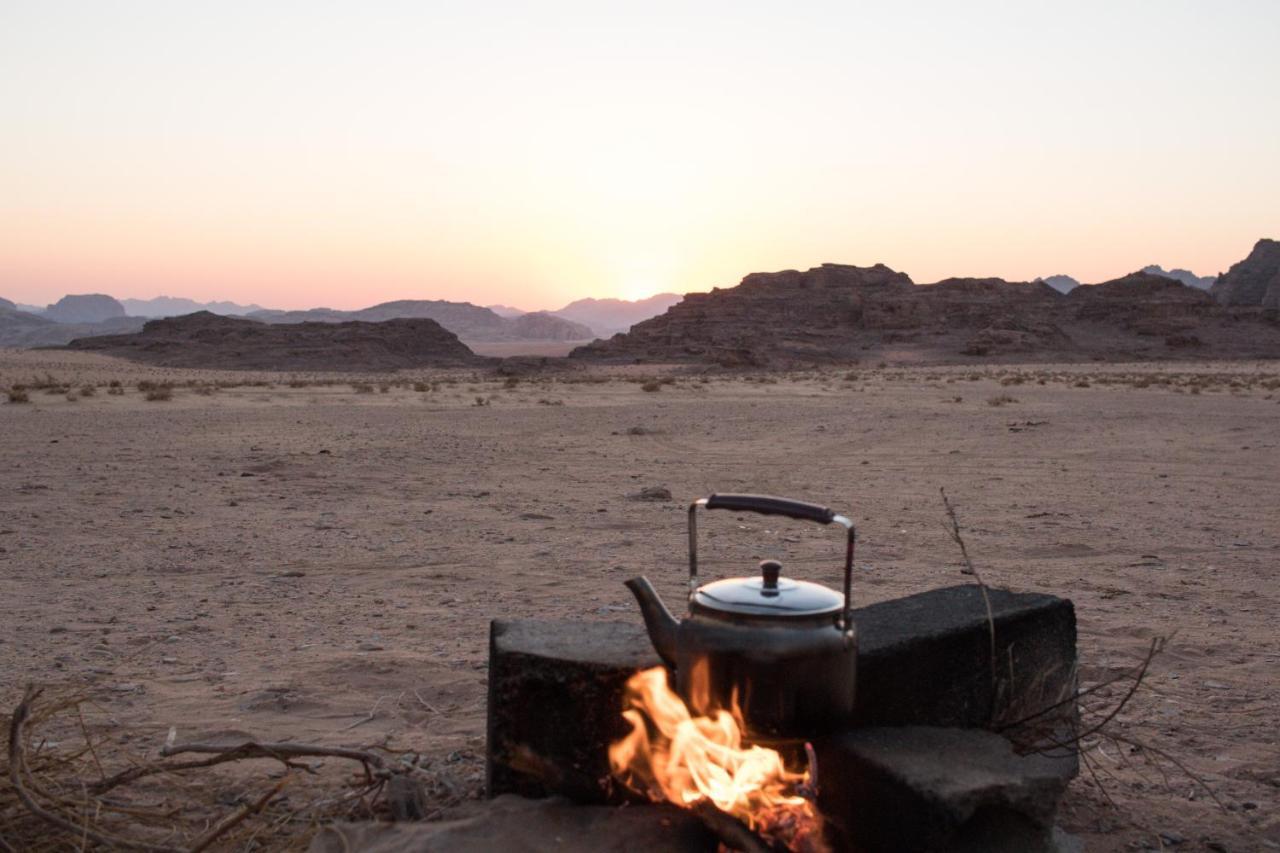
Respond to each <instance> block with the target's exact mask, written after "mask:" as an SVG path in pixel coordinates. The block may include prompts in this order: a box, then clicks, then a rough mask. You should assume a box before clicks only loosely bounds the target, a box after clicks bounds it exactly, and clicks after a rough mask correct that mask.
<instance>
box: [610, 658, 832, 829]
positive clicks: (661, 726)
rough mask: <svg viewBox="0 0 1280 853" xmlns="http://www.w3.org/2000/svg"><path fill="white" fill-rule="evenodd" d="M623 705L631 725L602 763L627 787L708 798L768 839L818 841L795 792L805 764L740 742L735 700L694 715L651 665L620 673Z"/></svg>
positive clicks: (682, 800)
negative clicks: (791, 765) (793, 766)
mask: <svg viewBox="0 0 1280 853" xmlns="http://www.w3.org/2000/svg"><path fill="white" fill-rule="evenodd" d="M623 705H624V710H623V712H622V716H623V717H625V718H626V720H627V722H629V723H630V724H631V732H630V733H629V734H627V736H626V737H624V738H623V739H622V740H620V741H618V742H617V743H614V744H612V745H611V746H610V747H609V766H610V768H611V770H612V771H613V775H614V776H615V777H616V778H618V779H620V780H622V781H623V782H624V783H625V784H626V785H627V786H628V787H630V788H632V789H634V790H636V791H638V792H640V793H642V794H645V795H646V796H648V797H649V798H650V799H651V800H654V801H656V802H662V801H664V800H665V801H666V802H670V803H674V804H676V805H678V806H682V807H684V808H694V807H695V806H697V805H698V804H699V803H702V802H709V803H711V804H712V805H714V806H715V807H716V808H718V809H720V810H721V811H723V812H725V813H727V814H730V815H732V816H733V817H736V818H738V819H739V820H741V821H742V822H743V823H745V824H746V825H747V826H748V827H749V828H750V829H752V830H753V831H754V832H756V833H757V834H759V835H761V836H764V837H765V838H767V839H769V840H770V841H776V842H780V843H782V844H785V845H787V846H788V847H790V848H791V849H793V850H806V851H809V850H819V849H822V847H823V845H822V843H821V841H820V839H821V819H820V818H819V817H818V815H817V813H816V811H815V810H814V808H813V804H812V803H811V802H810V801H809V800H807V799H805V798H804V797H803V796H800V794H799V791H800V790H802V788H803V787H804V786H806V785H809V784H810V782H811V780H810V779H809V774H808V772H803V773H797V772H794V771H791V770H788V769H787V768H786V767H785V766H784V764H783V761H782V756H781V755H780V754H779V753H778V752H776V751H775V750H772V749H766V748H764V747H761V746H759V745H750V746H744V745H743V742H742V733H743V729H744V726H743V724H742V718H741V714H740V713H739V712H738V709H737V707H736V703H734V707H733V708H731V710H724V709H718V710H712V711H711V712H710V714H709V716H697V717H695V716H693V715H692V714H691V713H690V711H689V708H688V707H687V706H686V705H685V703H684V701H683V700H682V699H681V698H680V697H679V696H678V695H676V693H674V692H673V691H672V690H671V688H670V687H669V686H668V684H667V673H666V670H665V669H663V668H662V667H654V668H653V669H646V670H643V671H641V672H638V673H636V674H635V675H633V676H632V677H631V678H630V680H628V681H627V688H626V693H625V695H624V699H623Z"/></svg>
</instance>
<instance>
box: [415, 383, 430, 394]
mask: <svg viewBox="0 0 1280 853" xmlns="http://www.w3.org/2000/svg"><path fill="white" fill-rule="evenodd" d="M413 390H415V391H417V392H418V393H419V394H422V393H425V392H427V391H430V390H431V386H430V385H428V384H427V383H425V382H415V383H413Z"/></svg>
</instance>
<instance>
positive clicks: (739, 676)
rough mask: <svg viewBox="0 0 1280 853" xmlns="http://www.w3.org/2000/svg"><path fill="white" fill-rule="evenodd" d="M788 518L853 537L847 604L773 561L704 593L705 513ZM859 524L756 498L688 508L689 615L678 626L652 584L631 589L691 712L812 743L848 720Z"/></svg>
mask: <svg viewBox="0 0 1280 853" xmlns="http://www.w3.org/2000/svg"><path fill="white" fill-rule="evenodd" d="M699 508H701V509H703V510H713V509H724V510H732V511H736V512H754V513H759V514H761V515H780V516H786V517H787V518H793V519H798V520H802V521H813V522H817V523H818V524H823V525H827V524H837V525H839V526H841V527H843V528H844V529H845V531H846V532H847V539H846V547H845V561H844V594H843V595H841V594H840V593H838V592H836V591H835V590H832V589H829V588H827V587H825V586H822V585H821V584H816V583H811V582H809V581H802V580H793V579H791V578H788V577H784V576H783V574H782V565H781V564H780V563H778V562H776V561H774V560H765V561H763V562H762V563H760V573H759V575H758V576H755V577H741V578H728V579H724V580H718V581H715V582H713V583H709V584H705V585H702V586H699V584H698V522H697V515H698V509H699ZM855 539H856V533H855V531H854V527H853V522H852V521H851V520H850V519H848V518H846V517H845V516H843V515H838V514H837V513H835V512H834V511H832V510H831V509H829V508H827V507H824V506H820V505H818V504H813V503H806V502H804V501H797V500H791V499H789V498H778V497H771V496H768V495H751V494H718V493H717V494H713V495H711V496H710V497H706V498H701V499H699V500H696V501H694V502H693V503H692V504H690V505H689V603H688V613H687V615H685V617H684V618H683V619H676V618H675V617H674V616H672V615H671V612H670V611H669V610H667V608H666V606H665V605H664V604H663V603H662V600H661V599H660V598H659V597H658V594H657V593H656V592H655V591H654V589H653V586H652V584H650V583H649V580H648V578H645V577H643V576H642V577H636V578H632V579H631V580H629V581H627V582H626V586H627V588H628V589H630V590H631V592H632V594H633V595H635V597H636V601H637V602H639V604H640V611H641V613H642V614H643V615H644V622H645V627H646V628H647V629H648V632H649V639H650V641H651V642H652V643H653V647H654V649H655V650H657V652H658V655H659V656H660V657H661V658H662V660H663V661H664V662H665V663H666V664H667V666H668V667H670V668H671V669H673V670H674V671H675V682H676V691H677V692H678V693H679V694H680V695H681V697H682V698H683V699H684V700H685V704H687V705H688V706H689V708H690V710H691V711H692V712H693V713H695V714H698V715H707V714H710V713H711V712H712V711H715V710H717V709H729V710H735V709H736V710H737V711H739V712H740V713H741V716H742V718H743V721H744V722H745V723H746V724H747V726H748V728H749V729H750V730H751V731H752V732H753V733H755V734H761V735H769V736H778V737H809V736H811V735H813V734H815V733H820V732H822V731H828V730H831V729H832V728H835V727H836V726H838V725H840V724H841V723H843V722H845V721H847V720H848V718H849V716H850V715H851V714H852V712H853V707H854V698H855V692H856V684H857V663H858V637H857V631H856V628H855V626H854V624H853V616H852V604H851V600H850V595H849V593H850V586H851V584H852V582H853V549H854V542H855Z"/></svg>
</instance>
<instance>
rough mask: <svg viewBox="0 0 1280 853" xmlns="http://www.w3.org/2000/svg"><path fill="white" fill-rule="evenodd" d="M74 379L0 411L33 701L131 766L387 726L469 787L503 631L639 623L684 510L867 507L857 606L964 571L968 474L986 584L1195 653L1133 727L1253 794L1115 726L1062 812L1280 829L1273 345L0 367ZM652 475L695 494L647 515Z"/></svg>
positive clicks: (725, 523)
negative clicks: (379, 372)
mask: <svg viewBox="0 0 1280 853" xmlns="http://www.w3.org/2000/svg"><path fill="white" fill-rule="evenodd" d="M662 377H665V380H664V379H663V378H662ZM33 379H40V380H42V381H40V382H33ZM111 381H116V382H119V383H120V388H121V390H122V392H123V393H116V394H112V393H109V391H110V390H111V389H110V388H109V386H108V383H110V382H111ZM218 381H221V382H223V383H224V385H225V386H226V387H222V388H220V389H219V390H212V391H211V390H209V389H211V388H213V387H216V386H215V385H214V384H213V383H217V382H218ZM663 381H665V382H666V383H667V384H662V383H663ZM51 382H52V383H54V384H58V385H61V386H66V388H58V389H57V390H56V391H54V393H47V392H46V391H45V390H40V389H35V388H33V389H32V390H30V391H29V396H30V402H29V403H25V404H17V403H6V402H4V401H3V398H2V397H0V437H2V439H0V496H2V497H0V577H3V589H4V595H3V599H4V613H5V618H4V619H3V620H2V621H0V671H3V672H4V673H5V676H6V677H5V678H4V680H3V683H2V684H0V703H2V704H3V705H4V707H5V708H6V709H8V708H9V707H12V706H13V705H14V704H15V703H16V702H17V701H18V698H19V697H20V695H21V691H22V686H23V684H24V683H25V682H27V681H32V680H34V681H64V680H90V681H92V682H94V683H96V684H97V685H99V686H100V687H101V688H102V689H103V691H104V693H105V695H106V696H107V697H108V698H107V699H106V700H105V701H104V707H105V711H106V713H107V714H108V719H109V720H110V721H111V728H110V731H109V734H110V736H111V737H113V738H115V739H117V740H121V741H128V742H129V743H130V744H132V745H133V746H136V747H137V748H139V749H140V750H148V751H151V752H152V753H154V749H155V748H157V747H158V746H159V745H160V744H161V743H163V741H164V739H165V737H166V733H167V732H169V730H170V728H171V727H174V728H176V729H177V730H178V732H179V734H180V737H182V738H184V739H188V738H194V737H197V736H200V735H202V734H207V733H211V732H222V731H227V730H235V731H241V732H249V733H252V734H254V735H257V736H260V737H263V738H269V739H286V738H293V739H298V740H309V741H316V742H321V743H327V744H351V745H362V744H373V743H381V742H385V741H387V740H388V739H389V740H391V741H393V742H395V743H397V744H401V745H407V746H410V747H412V748H413V749H416V750H421V751H422V752H424V753H426V754H428V755H429V756H433V757H435V758H437V759H439V760H440V761H441V762H442V763H445V764H447V765H448V766H449V767H450V768H452V770H451V771H450V772H452V773H453V774H454V779H455V780H456V784H458V785H461V786H469V790H471V791H474V792H475V793H477V794H478V793H479V786H480V785H481V783H482V764H483V750H484V742H483V738H484V712H485V708H484V696H485V694H484V691H485V666H486V663H485V661H486V653H487V631H488V624H489V620H491V619H493V618H498V617H502V618H519V617H545V618H573V619H607V620H617V619H625V620H638V619H639V615H638V612H637V611H636V609H635V607H634V605H633V603H632V600H631V597H630V595H629V593H627V591H626V590H625V589H624V588H623V586H622V581H623V580H624V579H626V578H628V577H630V576H631V575H633V574H638V573H644V574H647V575H648V576H649V577H650V578H651V579H653V581H654V582H655V584H656V585H657V586H658V588H659V590H660V592H662V593H663V595H664V596H666V597H667V598H668V600H669V601H674V600H678V599H679V596H680V590H681V588H682V584H683V577H684V572H685V562H684V561H685V551H684V547H685V539H684V536H685V528H684V508H685V503H686V502H687V501H688V500H690V499H693V498H696V497H699V496H702V495H705V494H708V493H710V492H712V491H715V490H723V491H730V490H734V491H759V492H771V493H776V494H782V495H788V496H793V497H799V498H806V499H811V500H814V501H819V502H823V503H827V504H829V505H831V506H833V507H835V508H837V509H839V510H846V511H849V512H850V513H851V514H852V516H853V517H854V518H855V520H856V521H857V523H858V525H859V529H860V532H861V544H860V549H859V555H858V574H857V576H856V579H855V587H854V594H855V597H856V600H857V603H858V604H867V603H872V602H875V601H880V600H884V599H888V598H892V597H896V596H901V595H906V594H910V593H913V592H917V591H922V590H925V589H928V588H931V587H935V586H942V585H950V584H954V583H960V582H965V581H967V580H971V578H969V577H968V576H966V575H962V574H961V573H960V565H961V563H960V560H959V555H958V554H957V553H956V550H955V548H954V546H953V544H952V543H951V542H950V541H949V539H948V537H947V532H946V530H945V528H944V525H943V521H944V514H943V508H942V504H941V501H940V499H939V494H938V492H939V488H941V487H945V488H946V490H947V494H948V496H949V497H950V498H951V500H952V501H953V502H954V503H955V505H956V506H957V508H958V511H959V514H960V519H961V522H962V524H963V525H964V527H965V535H966V538H967V542H968V547H969V549H970V553H971V554H972V555H973V557H974V560H975V563H976V564H977V566H978V568H979V570H980V572H981V574H982V576H983V578H984V579H985V581H986V582H987V583H988V584H991V585H993V586H1006V587H1010V588H1013V589H1018V590H1036V591H1043V592H1048V593H1053V594H1056V595H1060V596H1064V597H1068V598H1071V599H1072V600H1073V601H1074V602H1075V605H1076V608H1077V618H1078V621H1079V631H1080V655H1081V679H1082V683H1083V684H1084V685H1085V686H1087V685H1089V684H1091V683H1094V682H1097V681H1099V680H1101V679H1104V678H1106V677H1108V676H1110V675H1113V674H1118V673H1121V672H1124V671H1125V670H1127V669H1129V668H1131V667H1133V666H1135V665H1136V664H1137V663H1138V662H1139V661H1140V660H1141V658H1142V657H1143V655H1144V654H1145V652H1146V650H1147V648H1148V645H1149V643H1150V642H1151V640H1152V638H1154V637H1157V636H1165V637H1169V641H1168V644H1167V648H1166V650H1165V652H1164V653H1163V654H1162V655H1161V656H1160V657H1158V658H1157V659H1156V661H1155V662H1154V664H1153V666H1152V668H1151V671H1150V672H1149V674H1148V676H1147V678H1146V681H1145V683H1144V685H1143V687H1142V689H1141V690H1140V691H1139V692H1138V693H1137V695H1136V696H1135V697H1134V698H1133V700H1132V701H1131V702H1130V704H1129V705H1128V706H1127V707H1126V708H1125V710H1124V711H1123V713H1122V714H1121V715H1120V718H1119V720H1118V723H1117V724H1118V725H1120V726H1122V727H1123V728H1122V730H1123V731H1124V732H1126V733H1127V734H1128V735H1130V736H1131V737H1133V738H1134V739H1137V740H1140V741H1142V742H1144V743H1147V744H1150V745H1151V746H1153V747H1156V748H1158V749H1160V750H1162V751H1165V752H1167V753H1168V754H1170V755H1173V756H1176V757H1177V759H1178V760H1179V761H1181V762H1183V763H1185V765H1186V766H1187V767H1188V768H1190V769H1191V770H1192V771H1193V772H1195V773H1196V774H1198V775H1200V776H1201V777H1202V778H1203V779H1204V780H1205V781H1206V782H1207V783H1208V784H1209V785H1210V786H1211V787H1212V789H1213V791H1214V792H1215V793H1216V794H1217V796H1218V797H1219V798H1220V799H1221V801H1222V803H1223V804H1224V805H1225V810H1223V809H1220V808H1219V807H1218V806H1217V805H1215V804H1214V803H1213V801H1212V800H1211V799H1210V798H1209V797H1208V796H1207V795H1206V794H1205V792H1204V791H1203V790H1201V789H1199V788H1198V786H1197V785H1195V784H1194V783H1193V782H1192V781H1190V780H1189V779H1188V778H1186V776H1184V775H1182V774H1181V773H1179V772H1177V771H1176V770H1174V769H1171V768H1170V767H1168V766H1167V764H1166V765H1165V772H1168V773H1169V779H1168V781H1166V780H1165V778H1163V776H1162V774H1161V771H1160V770H1159V769H1157V768H1155V767H1153V766H1152V764H1151V763H1149V762H1148V761H1146V760H1145V759H1146V758H1147V757H1148V756H1145V755H1143V754H1140V753H1139V752H1137V751H1136V750H1135V749H1134V748H1133V747H1129V748H1128V750H1127V751H1128V754H1120V751H1119V750H1117V749H1116V746H1115V744H1114V743H1110V742H1102V741H1097V742H1090V743H1088V744H1086V746H1088V747H1089V748H1090V750H1091V751H1090V753H1089V755H1090V759H1091V763H1092V764H1094V765H1096V766H1097V767H1098V768H1100V770H1099V773H1100V778H1101V782H1102V784H1103V785H1104V786H1105V789H1106V791H1105V793H1104V792H1103V791H1102V790H1100V789H1099V785H1098V781H1097V780H1095V779H1094V778H1093V777H1092V776H1091V775H1090V774H1089V773H1087V772H1084V773H1082V775H1081V777H1080V778H1079V779H1078V780H1077V781H1076V782H1075V783H1074V784H1073V787H1072V789H1071V791H1070V793H1069V795H1068V799H1067V801H1066V802H1065V804H1064V807H1063V811H1062V815H1061V817H1062V823H1063V824H1064V826H1065V827H1066V828H1067V829H1068V830H1069V831H1071V832H1073V833H1076V834H1078V835H1079V836H1081V837H1083V838H1084V839H1085V840H1086V842H1087V844H1088V849H1089V850H1098V851H1112V850H1117V851H1118V850H1126V849H1133V848H1134V847H1138V846H1140V845H1144V844H1145V845H1148V846H1152V847H1156V846H1158V844H1159V843H1160V842H1159V841H1158V838H1157V833H1164V834H1165V835H1166V839H1165V842H1164V843H1165V844H1169V843H1171V842H1172V841H1176V839H1178V838H1181V839H1185V843H1184V844H1183V845H1182V846H1181V847H1179V849H1192V850H1202V849H1214V850H1232V851H1236V850H1257V849H1280V817H1277V816H1278V815H1280V743H1278V742H1277V731H1278V730H1280V708H1278V706H1277V703H1276V694H1277V685H1280V645H1278V644H1277V629H1276V625H1275V614H1276V613H1277V612H1280V589H1278V588H1277V585H1276V583H1275V572H1276V567H1277V564H1278V562H1280V511H1278V510H1280V449H1278V446H1280V365H1277V364H1275V363H1205V362H1198V363H1195V364H1190V363H1188V364H1177V363H1165V364H1160V365H1125V364H1113V365H1098V366H1092V365H1079V364H1077V365H1071V366H1061V367H1055V366H1053V365H1037V366H1034V367H1025V368H1019V367H1016V366H1001V367H999V368H985V369H974V368H965V367H951V368H911V369H893V368H884V369H878V368H862V369H857V370H854V371H852V372H850V371H848V370H844V369H842V370H827V371H808V372H797V373H790V374H786V375H764V374H752V375H741V374H738V375H735V374H713V375H708V376H702V377H700V376H698V375H695V374H691V373H682V372H677V371H675V370H670V371H664V370H663V369H661V368H655V367H652V366H649V367H645V368H643V369H641V368H625V369H621V368H615V369H610V370H606V369H604V368H594V369H591V370H579V371H576V372H567V373H558V374H555V375H548V378H546V379H539V378H537V377H526V378H521V379H518V380H514V381H513V380H508V379H505V378H504V377H501V376H496V375H493V374H488V373H483V372H476V371H466V370H455V371H434V372H407V373H402V374H397V375H387V376H381V377H368V378H360V379H358V380H357V379H353V377H352V376H350V375H344V376H333V377H324V376H319V375H305V376H304V375H292V374H290V375H284V374H246V373H236V374H213V373H203V372H199V371H186V370H161V369H155V368H148V367H144V366H140V365H137V364H131V363H127V362H123V361H119V360H114V359H111V358H107V357H104V356H98V355H92V354H84V353H66V352H36V351H16V350H6V351H0V387H7V386H11V385H13V384H15V383H24V384H46V385H47V384H50V383H51ZM139 382H152V383H164V382H171V383H176V387H175V388H174V390H173V392H172V398H171V399H169V400H160V401H148V400H147V399H146V398H145V395H144V394H143V393H141V392H140V391H139V390H138V389H137V387H136V386H137V384H138V383H139ZM353 382H354V383H355V384H353ZM646 382H647V383H648V384H647V385H646V384H645V383H646ZM191 383H197V385H196V386H194V387H193V386H192V385H191ZM254 383H258V384H254ZM361 383H367V384H363V385H362V384H361ZM85 385H91V386H94V388H95V390H94V392H93V393H92V394H91V395H90V396H81V394H80V392H79V389H80V388H82V387H83V386H85ZM357 386H359V387H357ZM384 387H385V391H384V390H382V389H383V388H384ZM415 387H416V388H418V389H422V390H415ZM646 387H648V388H650V389H655V388H656V389H657V390H649V391H646V390H644V389H645V388H646ZM650 486H660V487H664V488H667V489H669V490H670V491H671V493H672V495H673V500H671V501H642V500H635V499H632V498H631V497H630V496H632V495H635V494H637V493H639V492H640V490H641V489H643V488H645V487H650ZM705 527H706V538H705V540H704V542H705V543H706V544H705V547H706V549H707V551H706V553H705V555H704V557H705V564H706V570H707V572H708V573H719V574H721V575H725V576H727V575H736V574H742V573H745V572H749V571H751V570H752V567H753V566H754V562H755V560H757V559H759V558H761V557H765V556H777V557H779V558H780V559H781V560H782V561H783V563H784V566H785V567H786V569H785V571H786V572H787V573H788V574H792V575H795V576H799V577H805V578H809V579H813V580H818V581H823V582H826V583H830V584H834V583H835V582H836V580H837V574H838V568H839V552H838V550H839V549H838V546H837V543H836V542H835V541H834V539H833V538H832V534H830V532H829V531H824V530H822V529H821V528H816V527H806V526H803V525H799V524H791V523H781V522H777V521H774V520H766V519H763V518H760V519H757V518H749V517H744V518H742V519H738V518H735V517H733V516H728V515H725V516H723V517H719V516H716V517H710V518H709V519H708V521H707V522H706V525H705ZM534 712H536V710H535V711H534ZM1095 713H1100V712H1095ZM1109 800H1113V801H1114V805H1113V804H1112V803H1111V802H1109ZM1214 845H1216V846H1214Z"/></svg>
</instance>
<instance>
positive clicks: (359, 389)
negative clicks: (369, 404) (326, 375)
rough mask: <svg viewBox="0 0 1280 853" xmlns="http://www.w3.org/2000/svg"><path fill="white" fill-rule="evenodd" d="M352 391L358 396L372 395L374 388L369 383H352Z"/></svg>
mask: <svg viewBox="0 0 1280 853" xmlns="http://www.w3.org/2000/svg"><path fill="white" fill-rule="evenodd" d="M351 390H352V391H355V392H356V393H357V394H372V393H373V386H372V385H370V384H369V383H368V382H352V383H351Z"/></svg>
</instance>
